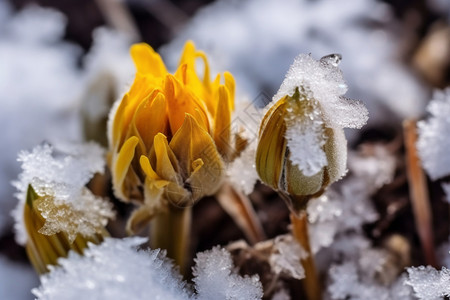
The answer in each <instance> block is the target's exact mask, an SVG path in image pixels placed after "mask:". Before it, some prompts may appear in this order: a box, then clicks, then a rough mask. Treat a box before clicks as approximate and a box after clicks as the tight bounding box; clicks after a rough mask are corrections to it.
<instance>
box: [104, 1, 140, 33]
mask: <svg viewBox="0 0 450 300" xmlns="http://www.w3.org/2000/svg"><path fill="white" fill-rule="evenodd" d="M96 2H97V5H98V7H99V8H100V11H101V12H102V14H103V17H104V18H105V20H106V22H107V23H108V24H109V25H110V26H111V27H112V28H115V29H116V30H117V31H119V32H122V33H125V34H126V35H127V36H129V37H130V38H131V39H132V40H134V41H140V40H141V36H140V33H139V30H138V28H137V26H136V23H135V21H134V18H133V16H132V15H131V14H130V12H129V10H128V8H127V7H126V6H125V5H124V3H123V2H122V1H118V0H96Z"/></svg>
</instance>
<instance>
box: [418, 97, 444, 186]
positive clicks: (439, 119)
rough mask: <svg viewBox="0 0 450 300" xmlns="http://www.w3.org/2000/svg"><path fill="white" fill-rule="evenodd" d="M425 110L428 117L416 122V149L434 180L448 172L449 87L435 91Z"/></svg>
mask: <svg viewBox="0 0 450 300" xmlns="http://www.w3.org/2000/svg"><path fill="white" fill-rule="evenodd" d="M427 111H428V112H429V114H430V116H429V117H428V119H427V120H424V121H420V122H418V124H417V126H418V135H419V137H418V141H417V150H418V152H419V156H420V159H421V160H422V164H423V167H424V168H425V170H426V171H427V173H428V175H429V176H430V177H431V178H432V179H433V180H436V179H439V178H441V177H444V176H446V175H449V174H450V156H449V155H448V149H449V147H450V139H449V134H448V133H449V131H450V88H447V89H446V90H444V91H435V93H434V94H433V98H432V100H431V101H430V103H429V104H428V106H427Z"/></svg>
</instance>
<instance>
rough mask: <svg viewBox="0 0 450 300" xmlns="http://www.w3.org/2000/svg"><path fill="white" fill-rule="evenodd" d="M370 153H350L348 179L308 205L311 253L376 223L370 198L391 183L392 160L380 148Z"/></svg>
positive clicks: (376, 216)
mask: <svg viewBox="0 0 450 300" xmlns="http://www.w3.org/2000/svg"><path fill="white" fill-rule="evenodd" d="M371 150H372V151H373V153H372V155H370V156H369V155H363V154H361V153H354V152H350V153H349V160H348V166H349V170H350V174H349V176H347V178H345V179H344V181H343V182H342V183H341V184H338V185H336V186H333V187H331V188H330V189H329V190H328V191H327V192H326V193H325V195H323V196H321V197H319V198H317V199H314V200H312V201H310V202H309V204H308V207H307V211H308V219H309V222H310V223H311V226H310V227H309V234H310V237H311V239H310V240H311V250H312V252H313V253H317V252H318V251H319V250H320V249H321V248H324V247H329V246H330V245H331V244H332V242H333V239H334V237H335V236H336V235H337V234H340V233H342V234H345V233H346V232H347V231H356V232H359V231H361V226H362V225H363V224H365V223H370V222H374V221H375V220H377V218H378V214H377V212H376V210H375V208H374V206H373V204H372V202H371V200H370V196H371V195H372V193H374V192H375V191H376V190H377V189H378V188H380V187H381V186H382V185H383V184H386V183H388V182H390V181H391V180H392V178H393V174H394V171H395V159H394V157H393V156H392V155H389V154H388V153H387V152H386V150H384V148H383V147H377V146H373V147H372V148H371Z"/></svg>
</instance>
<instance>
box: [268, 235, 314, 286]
mask: <svg viewBox="0 0 450 300" xmlns="http://www.w3.org/2000/svg"><path fill="white" fill-rule="evenodd" d="M274 250H275V253H272V254H271V255H270V258H269V263H270V265H271V267H272V270H273V271H274V272H275V273H276V274H281V273H284V274H286V275H289V276H290V277H292V278H296V279H303V278H305V270H304V269H303V266H302V264H301V260H304V259H305V258H307V257H308V253H307V252H306V251H305V250H304V249H303V248H302V247H301V246H300V244H299V243H298V242H297V241H296V240H295V239H294V237H293V236H292V235H282V236H278V237H276V238H275V242H274Z"/></svg>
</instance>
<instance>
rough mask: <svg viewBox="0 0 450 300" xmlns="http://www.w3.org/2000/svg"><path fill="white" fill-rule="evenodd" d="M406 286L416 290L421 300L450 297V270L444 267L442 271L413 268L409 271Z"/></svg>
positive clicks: (415, 292)
mask: <svg viewBox="0 0 450 300" xmlns="http://www.w3.org/2000/svg"><path fill="white" fill-rule="evenodd" d="M407 271H408V278H407V280H406V284H408V285H410V286H411V287H412V288H413V290H414V295H415V296H416V297H417V298H419V299H421V300H425V299H426V300H435V299H436V300H437V299H443V298H444V297H446V296H447V297H448V296H450V285H449V282H450V270H449V269H447V268H445V267H443V268H442V269H441V270H440V271H438V270H436V269H435V268H433V267H431V266H427V267H425V266H420V267H417V268H416V267H411V268H408V269H407Z"/></svg>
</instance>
